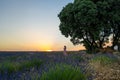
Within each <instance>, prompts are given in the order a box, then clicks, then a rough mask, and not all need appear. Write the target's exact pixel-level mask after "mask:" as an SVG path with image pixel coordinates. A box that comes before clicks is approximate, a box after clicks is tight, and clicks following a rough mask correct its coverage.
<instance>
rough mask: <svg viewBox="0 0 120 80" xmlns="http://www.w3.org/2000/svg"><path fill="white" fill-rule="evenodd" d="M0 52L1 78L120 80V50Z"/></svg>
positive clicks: (6, 79)
mask: <svg viewBox="0 0 120 80" xmlns="http://www.w3.org/2000/svg"><path fill="white" fill-rule="evenodd" d="M67 53H68V55H67V56H64V55H63V52H0V80H120V53H119V52H114V53H112V54H111V53H97V54H87V53H86V52H85V51H71V52H67Z"/></svg>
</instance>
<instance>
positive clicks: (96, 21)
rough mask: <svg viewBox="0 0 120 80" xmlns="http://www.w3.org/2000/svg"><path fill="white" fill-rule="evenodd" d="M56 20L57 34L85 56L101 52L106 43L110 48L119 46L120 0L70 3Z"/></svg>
mask: <svg viewBox="0 0 120 80" xmlns="http://www.w3.org/2000/svg"><path fill="white" fill-rule="evenodd" d="M58 17H59V19H60V22H61V23H60V26H59V29H60V31H61V33H62V34H63V35H64V36H65V37H70V38H71V39H70V40H71V42H72V43H73V44H74V45H78V44H83V45H84V46H85V47H86V49H87V51H89V52H95V51H96V50H97V49H100V48H101V49H102V48H103V47H104V46H105V44H106V43H108V42H110V41H111V42H112V46H111V47H112V48H113V47H114V46H115V45H118V44H119V43H120V0H74V2H73V3H68V4H67V5H66V6H65V7H63V9H62V11H61V12H60V13H59V14H58ZM110 36H112V37H111V38H109V37H110Z"/></svg>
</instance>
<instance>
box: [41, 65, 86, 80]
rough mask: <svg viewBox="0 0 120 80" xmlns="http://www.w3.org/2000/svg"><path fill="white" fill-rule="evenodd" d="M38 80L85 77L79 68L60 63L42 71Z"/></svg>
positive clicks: (81, 79)
mask: <svg viewBox="0 0 120 80" xmlns="http://www.w3.org/2000/svg"><path fill="white" fill-rule="evenodd" d="M40 80H86V77H85V75H84V74H82V73H81V70H80V68H78V67H72V66H70V65H65V64H60V65H56V66H55V67H52V68H50V69H49V70H48V72H43V74H42V76H41V78H40Z"/></svg>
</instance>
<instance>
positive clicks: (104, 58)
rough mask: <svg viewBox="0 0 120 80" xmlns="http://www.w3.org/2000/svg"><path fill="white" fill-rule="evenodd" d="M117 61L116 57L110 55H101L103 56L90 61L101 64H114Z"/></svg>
mask: <svg viewBox="0 0 120 80" xmlns="http://www.w3.org/2000/svg"><path fill="white" fill-rule="evenodd" d="M115 61H116V59H115V58H110V57H108V56H104V55H101V56H97V57H94V58H93V59H91V61H90V62H91V63H98V64H101V65H109V64H112V63H113V62H115Z"/></svg>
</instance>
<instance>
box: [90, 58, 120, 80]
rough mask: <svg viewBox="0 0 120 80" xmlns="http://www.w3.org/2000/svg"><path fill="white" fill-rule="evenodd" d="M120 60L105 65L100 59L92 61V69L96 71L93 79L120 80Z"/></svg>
mask: <svg viewBox="0 0 120 80" xmlns="http://www.w3.org/2000/svg"><path fill="white" fill-rule="evenodd" d="M119 62H120V60H118V61H115V62H112V63H111V64H106V65H103V64H102V63H101V62H100V61H94V62H93V61H92V62H90V66H91V69H93V70H94V71H95V72H94V73H93V74H92V75H93V76H94V79H93V80H120V64H119Z"/></svg>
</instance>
